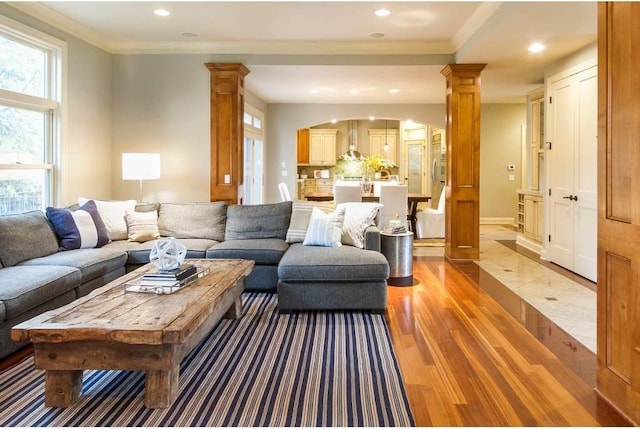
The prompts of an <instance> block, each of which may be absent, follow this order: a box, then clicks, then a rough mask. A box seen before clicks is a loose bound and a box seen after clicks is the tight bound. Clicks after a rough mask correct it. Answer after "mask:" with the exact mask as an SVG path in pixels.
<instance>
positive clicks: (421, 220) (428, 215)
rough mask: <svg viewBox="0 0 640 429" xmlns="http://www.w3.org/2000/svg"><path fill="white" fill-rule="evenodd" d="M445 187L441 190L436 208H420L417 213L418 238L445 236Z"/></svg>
mask: <svg viewBox="0 0 640 429" xmlns="http://www.w3.org/2000/svg"><path fill="white" fill-rule="evenodd" d="M444 206H445V194H444V188H442V192H440V199H439V200H438V207H437V208H435V209H431V208H429V209H426V210H418V212H417V213H416V230H417V231H416V235H417V237H418V238H442V237H444Z"/></svg>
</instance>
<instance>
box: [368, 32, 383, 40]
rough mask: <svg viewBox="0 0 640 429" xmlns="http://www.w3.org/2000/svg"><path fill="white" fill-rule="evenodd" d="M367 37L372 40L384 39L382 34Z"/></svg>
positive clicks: (372, 34)
mask: <svg viewBox="0 0 640 429" xmlns="http://www.w3.org/2000/svg"><path fill="white" fill-rule="evenodd" d="M369 37H371V38H372V39H382V38H383V37H384V33H371V34H369Z"/></svg>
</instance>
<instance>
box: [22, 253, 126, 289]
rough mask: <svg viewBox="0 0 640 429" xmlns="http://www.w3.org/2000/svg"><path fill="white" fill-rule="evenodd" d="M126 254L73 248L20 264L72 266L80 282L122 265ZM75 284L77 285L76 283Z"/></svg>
mask: <svg viewBox="0 0 640 429" xmlns="http://www.w3.org/2000/svg"><path fill="white" fill-rule="evenodd" d="M126 262H127V254H126V253H125V252H121V251H118V250H114V249H105V248H100V249H75V250H69V251H66V252H58V253H55V254H53V255H48V256H44V257H42V258H35V259H30V260H28V261H24V262H22V263H21V264H20V265H21V266H33V265H57V266H66V267H74V268H77V269H79V270H80V273H81V274H82V283H85V282H87V281H89V280H92V279H95V278H97V277H102V276H104V275H105V274H107V273H109V272H111V271H114V270H117V269H119V268H122V267H124V265H125V264H126ZM76 286H77V285H76Z"/></svg>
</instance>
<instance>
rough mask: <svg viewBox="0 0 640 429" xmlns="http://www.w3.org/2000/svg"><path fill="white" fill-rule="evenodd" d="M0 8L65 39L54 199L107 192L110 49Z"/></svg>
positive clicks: (67, 201) (60, 201)
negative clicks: (63, 114)
mask: <svg viewBox="0 0 640 429" xmlns="http://www.w3.org/2000/svg"><path fill="white" fill-rule="evenodd" d="M0 13H1V14H3V15H5V16H7V17H8V18H11V19H13V20H15V21H18V22H21V23H23V24H25V25H28V26H30V27H32V28H35V29H36V30H39V31H42V32H43V33H46V34H49V35H51V36H53V37H56V38H58V39H60V40H63V41H65V42H67V54H68V57H67V72H68V75H67V76H68V80H67V83H68V85H67V100H66V103H67V108H68V110H67V118H66V119H67V129H66V137H67V139H66V148H65V149H66V154H67V156H66V158H65V159H64V160H63V161H65V162H64V163H63V165H62V166H61V168H62V173H61V174H62V177H61V178H59V179H60V180H62V182H63V184H64V185H63V189H62V195H59V196H58V201H55V204H56V205H63V206H64V205H68V204H71V203H74V202H76V201H77V198H78V197H79V196H89V197H93V198H110V197H111V191H112V190H111V172H112V165H111V59H112V57H111V55H110V54H108V53H106V52H105V51H102V50H101V49H98V48H96V47H94V46H93V45H90V44H88V43H85V42H83V41H81V40H79V39H77V38H75V37H73V36H70V35H68V34H66V33H64V32H62V31H60V30H57V29H55V28H53V27H51V26H49V25H47V24H44V23H42V22H41V21H38V20H37V19H35V18H33V17H31V16H29V15H26V14H24V13H22V12H19V11H17V10H16V9H13V8H12V7H10V6H8V5H7V4H5V3H0ZM63 102H65V101H64V100H63Z"/></svg>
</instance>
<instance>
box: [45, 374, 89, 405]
mask: <svg viewBox="0 0 640 429" xmlns="http://www.w3.org/2000/svg"><path fill="white" fill-rule="evenodd" d="M44 380H45V381H44V404H45V406H47V407H56V408H64V407H68V406H70V405H71V404H73V403H74V402H76V401H77V400H78V398H79V397H80V392H82V371H81V370H72V371H58V370H47V371H45V376H44Z"/></svg>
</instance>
